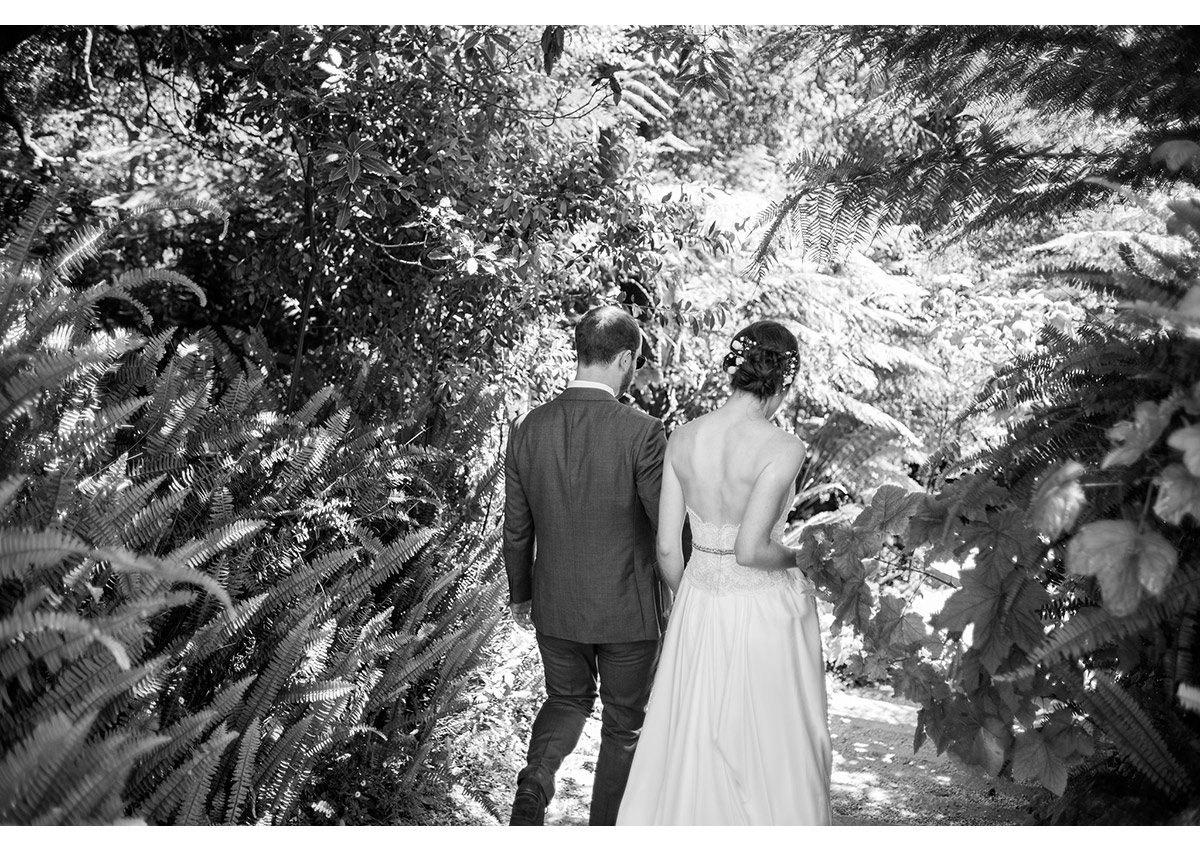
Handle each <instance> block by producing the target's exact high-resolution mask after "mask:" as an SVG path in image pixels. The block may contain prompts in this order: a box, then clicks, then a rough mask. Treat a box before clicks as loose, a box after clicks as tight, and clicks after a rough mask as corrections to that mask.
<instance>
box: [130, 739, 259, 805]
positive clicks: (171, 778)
mask: <svg viewBox="0 0 1200 851" xmlns="http://www.w3.org/2000/svg"><path fill="white" fill-rule="evenodd" d="M237 737H238V736H237V733H234V732H231V731H229V730H226V729H225V724H224V722H222V723H221V724H219V725H218V726H217V728H216V729H215V730H213V732H212V734H211V735H209V737H208V738H207V739H205V741H204V744H202V745H200V746H199V748H198V749H197V751H196V753H194V754H193V755H192V757H191V758H190V759H189V760H187V762H185V763H183V764H182V765H180V766H179V767H178V768H176V769H175V770H174V771H172V772H171V773H170V775H168V776H167V778H166V779H165V780H163V781H162V783H160V784H159V785H158V787H157V788H156V789H155V790H154V793H153V794H152V795H151V796H150V797H149V798H148V799H147V800H146V802H145V803H144V804H143V805H141V806H140V807H138V808H137V810H136V812H137V813H138V814H139V815H141V816H142V817H143V818H145V819H146V820H147V821H149V822H154V823H158V824H166V823H168V822H170V821H171V820H172V816H174V815H175V813H176V812H177V811H178V810H179V808H180V806H181V805H182V804H183V802H184V800H185V799H190V798H193V797H195V794H196V793H197V792H198V791H199V787H201V786H203V784H204V783H205V782H206V781H211V776H212V770H213V767H214V766H216V765H217V764H219V762H220V760H221V756H222V754H224V752H225V749H226V748H227V747H229V745H230V743H231V742H233V741H235V740H236V739H237Z"/></svg>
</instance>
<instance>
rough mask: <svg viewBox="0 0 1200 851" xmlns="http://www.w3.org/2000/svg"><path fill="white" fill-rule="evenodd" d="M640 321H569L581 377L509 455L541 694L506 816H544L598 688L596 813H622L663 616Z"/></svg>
mask: <svg viewBox="0 0 1200 851" xmlns="http://www.w3.org/2000/svg"><path fill="white" fill-rule="evenodd" d="M641 350H642V334H641V329H640V328H639V327H638V324H637V322H636V321H635V320H634V319H633V317H631V316H630V315H629V314H628V313H626V312H625V311H623V310H621V309H620V308H617V307H598V308H595V309H593V310H590V311H589V312H588V313H587V314H586V315H584V317H583V318H582V319H581V320H580V322H579V324H578V325H577V326H576V328H575V353H576V358H577V369H576V374H575V379H574V380H573V381H571V382H570V383H569V384H568V385H567V389H566V390H564V391H563V392H562V394H561V395H559V396H558V397H557V398H555V399H553V400H551V401H550V402H547V403H546V404H544V405H541V406H539V407H537V408H534V409H533V410H531V411H529V412H527V413H525V414H523V415H522V416H520V417H518V418H517V420H516V421H515V422H514V423H513V426H512V430H511V432H510V434H509V440H508V449H507V452H506V456H505V465H504V472H505V504H504V562H505V567H506V569H507V571H508V587H509V599H510V604H509V605H510V608H511V610H512V614H513V617H514V619H515V620H516V621H517V623H518V624H520V625H521V626H523V627H526V628H528V627H529V626H530V622H531V621H532V626H533V627H534V628H535V629H536V631H537V642H538V649H539V651H540V652H541V656H542V666H543V668H544V670H545V676H546V695H547V698H546V702H545V703H544V704H543V705H542V708H541V710H540V711H539V712H538V714H537V718H536V719H535V720H534V722H533V732H532V734H531V736H530V742H529V754H528V757H527V761H526V765H525V767H524V768H523V769H522V770H521V771H520V772H519V774H518V775H517V794H516V797H515V800H514V802H513V811H512V818H511V820H510V822H509V823H510V824H514V825H530V824H542V823H543V819H544V816H545V811H546V804H547V803H548V802H549V800H550V799H551V798H552V797H553V796H554V775H555V773H556V772H557V771H558V767H559V765H560V764H561V763H562V761H563V759H564V758H565V757H566V756H567V755H568V754H569V753H571V751H572V750H574V749H575V745H576V744H577V743H578V742H579V737H580V735H581V734H582V733H583V726H584V722H585V721H586V720H587V718H588V716H589V715H590V714H591V711H592V707H593V705H594V704H595V701H596V697H597V695H598V696H599V697H600V701H601V705H602V706H603V716H602V725H601V736H600V754H599V757H598V758H597V761H596V776H595V781H594V785H593V789H592V803H591V813H590V816H589V819H588V821H589V824H593V825H600V824H614V823H615V822H616V818H617V809H618V807H619V806H620V804H621V795H622V793H623V792H624V791H625V782H626V780H627V779H628V777H629V767H630V764H631V763H632V761H633V752H634V748H635V747H636V746H637V738H638V734H639V732H640V731H641V727H642V720H643V718H644V717H645V710H646V701H647V700H648V699H649V696H650V682H651V679H652V678H653V676H654V668H655V665H656V664H657V661H658V650H659V639H660V637H661V635H662V630H663V627H664V625H665V624H664V619H663V614H662V613H663V606H662V597H661V594H662V591H661V586H660V584H659V576H658V569H657V565H656V563H655V546H654V535H655V526H656V524H657V522H658V493H659V485H660V482H661V478H662V461H663V453H664V451H665V449H666V436H665V433H664V429H663V424H662V423H661V422H660V421H659V420H657V419H655V418H654V417H651V416H649V415H647V414H645V413H643V412H642V411H639V410H637V409H636V408H633V407H630V406H627V405H623V404H621V403H620V402H619V401H618V399H619V397H621V396H623V395H624V394H625V392H626V391H627V390H628V389H629V387H630V385H631V384H632V383H633V376H634V372H635V370H636V369H637V368H639V367H640V366H641V365H642V360H643V359H642V357H641Z"/></svg>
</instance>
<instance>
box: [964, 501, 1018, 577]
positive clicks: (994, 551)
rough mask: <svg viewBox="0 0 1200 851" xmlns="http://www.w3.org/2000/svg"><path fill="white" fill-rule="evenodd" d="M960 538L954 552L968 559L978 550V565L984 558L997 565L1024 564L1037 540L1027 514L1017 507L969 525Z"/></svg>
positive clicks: (991, 514) (994, 513)
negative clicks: (969, 555) (971, 553)
mask: <svg viewBox="0 0 1200 851" xmlns="http://www.w3.org/2000/svg"><path fill="white" fill-rule="evenodd" d="M959 537H960V541H961V543H960V544H959V545H958V546H957V547H955V548H954V551H955V553H957V554H958V555H961V556H965V555H967V554H968V553H970V552H971V551H972V550H978V551H979V555H978V556H977V557H976V563H977V564H978V563H979V562H980V560H981V559H990V560H992V561H995V562H996V563H998V564H999V563H1004V564H1009V565H1013V564H1025V563H1028V562H1029V561H1031V560H1032V556H1033V554H1034V553H1035V552H1036V551H1037V537H1036V536H1035V535H1034V532H1033V530H1032V529H1031V528H1030V527H1029V525H1028V524H1027V523H1026V521H1025V515H1024V512H1022V511H1019V510H1018V509H1016V508H1006V509H1004V510H1003V511H999V512H992V513H990V514H988V515H986V516H985V517H984V518H983V519H982V520H978V521H974V522H972V523H969V524H968V525H967V527H966V528H965V529H963V530H962V532H961V533H960V536H959Z"/></svg>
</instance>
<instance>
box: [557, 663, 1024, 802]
mask: <svg viewBox="0 0 1200 851" xmlns="http://www.w3.org/2000/svg"><path fill="white" fill-rule="evenodd" d="M890 691H891V689H874V690H863V689H846V688H843V687H840V686H839V685H838V684H836V683H835V682H833V681H830V682H829V728H830V734H831V735H832V736H833V778H832V788H831V792H832V807H833V818H834V824H837V825H941V824H945V825H1018V824H1030V823H1032V816H1031V815H1030V810H1029V804H1030V799H1031V798H1032V796H1033V795H1034V794H1035V792H1036V790H1035V789H1033V788H1031V787H1025V786H1018V785H1016V784H1013V783H1009V782H1006V781H1003V780H994V779H991V778H988V777H981V776H977V775H975V774H973V773H971V772H970V771H968V770H967V769H965V768H963V767H962V766H959V765H958V764H956V763H954V762H952V761H951V759H950V757H949V756H938V755H937V754H936V753H935V752H934V748H933V746H932V745H930V744H928V743H926V744H925V745H923V746H922V747H921V750H920V751H918V752H917V753H916V754H914V753H913V752H912V738H913V730H914V729H915V726H916V717H917V710H916V708H915V707H914V706H913V705H912V704H909V703H907V702H906V701H902V700H897V699H895V698H891V697H889V696H888V694H889V693H890ZM599 747H600V722H599V719H598V717H593V718H591V719H589V721H588V724H587V727H586V728H585V729H584V732H583V739H582V740H581V741H580V743H579V747H578V748H577V749H576V750H575V752H574V753H573V754H572V755H571V756H570V757H568V758H567V760H566V761H565V762H564V763H563V765H562V768H561V769H560V770H559V774H558V794H556V795H555V796H554V800H553V801H551V802H550V807H549V809H547V811H546V824H548V825H549V824H553V825H586V824H587V813H588V802H589V800H590V798H591V793H592V771H593V770H594V769H595V766H596V754H597V751H598V750H599Z"/></svg>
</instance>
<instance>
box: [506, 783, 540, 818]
mask: <svg viewBox="0 0 1200 851" xmlns="http://www.w3.org/2000/svg"><path fill="white" fill-rule="evenodd" d="M508 823H509V825H540V824H545V823H546V798H545V795H544V793H543V792H542V787H541V786H539V785H537V784H536V783H522V784H521V785H520V786H518V787H517V796H516V798H514V799H513V808H512V818H510V819H509V820H508Z"/></svg>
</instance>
